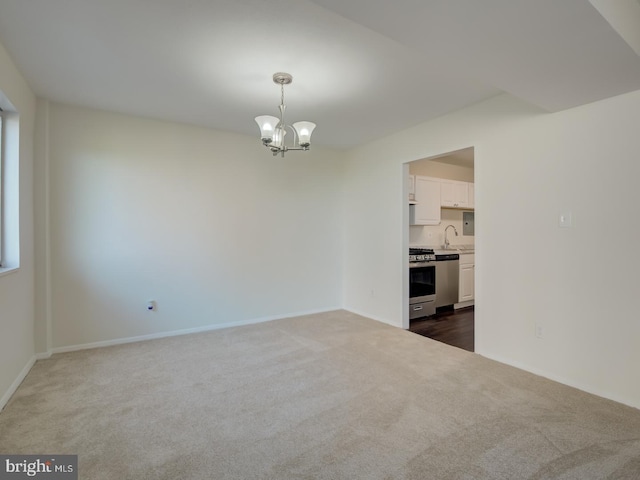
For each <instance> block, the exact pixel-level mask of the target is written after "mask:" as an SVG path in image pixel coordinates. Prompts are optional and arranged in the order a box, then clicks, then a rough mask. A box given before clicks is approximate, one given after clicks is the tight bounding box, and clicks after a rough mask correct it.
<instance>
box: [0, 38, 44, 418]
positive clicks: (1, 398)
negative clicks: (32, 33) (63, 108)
mask: <svg viewBox="0 0 640 480" xmlns="http://www.w3.org/2000/svg"><path fill="white" fill-rule="evenodd" d="M0 91H1V92H2V93H3V94H4V96H5V97H6V98H7V99H8V101H9V102H11V104H12V105H13V107H15V110H16V111H17V112H18V114H19V124H20V126H19V135H18V137H19V139H18V141H19V149H18V150H19V198H18V199H17V200H18V202H19V205H16V202H15V200H16V199H15V198H12V199H11V202H10V203H8V204H7V205H6V206H7V207H8V208H10V209H12V210H14V209H16V210H17V209H19V265H20V268H19V269H18V270H14V271H13V272H12V273H9V274H6V275H3V276H0V408H2V406H4V403H5V402H6V401H7V400H8V398H9V395H10V394H11V393H12V391H13V390H14V389H15V388H16V387H17V385H18V383H19V381H20V380H21V379H22V376H23V375H24V374H26V371H27V370H28V368H29V366H30V365H31V363H32V362H33V360H34V352H35V349H34V343H33V326H34V253H33V252H34V233H33V129H34V118H35V105H36V101H35V97H34V95H33V93H32V92H31V90H30V89H29V86H28V85H27V83H26V82H25V80H24V79H23V78H22V76H21V74H20V72H19V71H18V69H17V68H16V66H15V65H14V63H13V62H12V60H11V58H9V56H8V54H7V52H6V50H5V49H4V47H3V46H2V45H0ZM12 216H13V212H12ZM14 232H15V230H14ZM14 250H15V249H14ZM15 253H18V252H15ZM16 256H17V255H16ZM12 260H13V261H12V264H14V265H16V264H17V258H15V257H14V258H13V259H12Z"/></svg>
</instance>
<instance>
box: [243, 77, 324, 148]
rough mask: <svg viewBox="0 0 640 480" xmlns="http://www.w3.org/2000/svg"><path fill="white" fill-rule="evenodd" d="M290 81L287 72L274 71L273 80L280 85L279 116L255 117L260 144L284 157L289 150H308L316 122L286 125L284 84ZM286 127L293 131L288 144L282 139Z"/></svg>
mask: <svg viewBox="0 0 640 480" xmlns="http://www.w3.org/2000/svg"><path fill="white" fill-rule="evenodd" d="M292 81H293V77H292V76H291V75H289V74H288V73H283V72H278V73H274V74H273V82H274V83H277V84H279V85H280V94H281V95H280V118H277V117H272V116H271V115H261V116H259V117H256V123H257V124H258V126H259V127H260V137H261V138H262V144H263V145H264V146H265V147H267V148H268V149H269V150H271V152H272V153H273V156H274V157H275V156H276V155H278V154H281V155H282V156H283V157H284V154H285V153H286V152H288V151H289V150H309V146H310V145H311V132H313V129H314V128H316V124H315V123H312V122H296V123H294V124H293V125H287V124H286V123H285V122H284V111H285V109H286V108H287V107H286V106H285V104H284V86H285V85H289V84H290V83H291V82H292ZM287 129H289V130H291V131H292V132H293V143H292V144H291V145H289V146H287V145H285V139H284V137H285V135H286V134H287Z"/></svg>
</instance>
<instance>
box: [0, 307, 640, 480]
mask: <svg viewBox="0 0 640 480" xmlns="http://www.w3.org/2000/svg"><path fill="white" fill-rule="evenodd" d="M0 453H4V454H7V453H21V454H45V453H46V454H50V453H56V454H78V455H79V472H80V478H81V479H84V480H86V479H92V480H93V479H109V480H120V479H154V480H157V479H167V480H168V479H172V480H175V479H203V480H204V479H207V480H211V479H215V480H220V479H278V480H286V479H367V480H369V479H420V480H423V479H438V480H439V479H509V480H514V479H525V478H526V479H579V480H585V479H605V478H610V479H616V480H618V479H635V480H637V479H640V411H639V410H636V409H633V408H629V407H625V406H623V405H620V404H617V403H615V402H611V401H608V400H604V399H602V398H598V397H595V396H592V395H589V394H586V393H583V392H580V391H578V390H575V389H572V388H569V387H566V386H563V385H559V384H557V383H554V382H551V381H548V380H545V379H542V378H539V377H536V376H534V375H531V374H528V373H525V372H522V371H520V370H517V369H514V368H511V367H508V366H505V365H501V364H499V363H496V362H493V361H490V360H487V359H484V358H482V357H480V356H479V355H475V354H472V353H468V352H465V351H463V350H459V349H456V348H454V347H449V346H447V345H444V344H440V343H438V342H435V341H433V340H429V339H426V338H423V337H420V336H418V335H415V334H412V333H409V332H406V331H402V330H400V329H396V328H393V327H390V326H387V325H384V324H381V323H378V322H375V321H373V320H369V319H365V318H362V317H359V316H357V315H353V314H349V313H346V312H332V313H329V314H321V315H311V316H305V317H299V318H293V319H285V320H277V321H273V322H269V323H264V324H259V325H253V326H246V327H237V328H231V329H226V330H218V331H213V332H208V333H202V334H196V335H188V336H182V337H173V338H166V339H161V340H153V341H147V342H141V343H136V344H128V345H122V346H117V347H109V348H101V349H95V350H86V351H81V352H73V353H67V354H59V355H55V356H53V357H52V358H51V359H49V360H45V361H40V362H38V363H37V364H36V365H35V366H34V367H33V369H32V371H31V372H30V373H29V375H28V376H27V378H26V379H25V381H24V382H23V384H22V385H21V386H20V388H19V389H18V391H17V392H16V394H15V395H14V396H13V398H12V399H11V401H10V402H9V404H8V405H7V407H6V408H5V410H4V411H3V412H2V413H0Z"/></svg>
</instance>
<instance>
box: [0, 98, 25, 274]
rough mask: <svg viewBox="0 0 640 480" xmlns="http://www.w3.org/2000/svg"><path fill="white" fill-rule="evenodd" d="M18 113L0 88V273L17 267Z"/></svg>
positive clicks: (18, 262) (18, 264) (18, 251)
mask: <svg viewBox="0 0 640 480" xmlns="http://www.w3.org/2000/svg"><path fill="white" fill-rule="evenodd" d="M19 139H20V116H19V115H18V113H17V112H16V111H15V109H14V108H13V107H12V105H11V104H10V103H9V101H8V100H7V98H6V97H5V96H4V95H3V94H2V92H1V91H0V275H4V274H5V273H9V272H12V271H15V270H17V269H18V268H19V267H20V221H19V217H20V211H19V203H20V202H19V201H18V199H19V197H18V195H19V185H18V178H19V174H18V172H19V165H20V160H19V158H20V157H19Z"/></svg>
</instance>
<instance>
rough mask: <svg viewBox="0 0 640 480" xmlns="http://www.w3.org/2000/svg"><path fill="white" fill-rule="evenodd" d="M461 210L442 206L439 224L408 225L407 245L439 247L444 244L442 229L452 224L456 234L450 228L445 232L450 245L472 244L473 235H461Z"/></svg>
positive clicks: (473, 241) (473, 240)
mask: <svg viewBox="0 0 640 480" xmlns="http://www.w3.org/2000/svg"><path fill="white" fill-rule="evenodd" d="M462 213H463V210H454V209H450V208H443V209H442V211H441V214H442V221H441V222H440V225H433V226H431V225H424V226H423V225H412V226H410V227H409V245H411V246H421V247H435V248H440V247H442V245H444V229H445V228H447V226H449V225H453V226H454V227H455V229H456V230H457V231H458V236H456V234H455V233H454V231H453V229H452V228H450V229H449V231H448V232H447V239H448V240H449V243H450V244H451V245H473V244H474V243H475V237H474V236H468V235H463V234H462V232H463V228H462V227H463V221H462Z"/></svg>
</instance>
